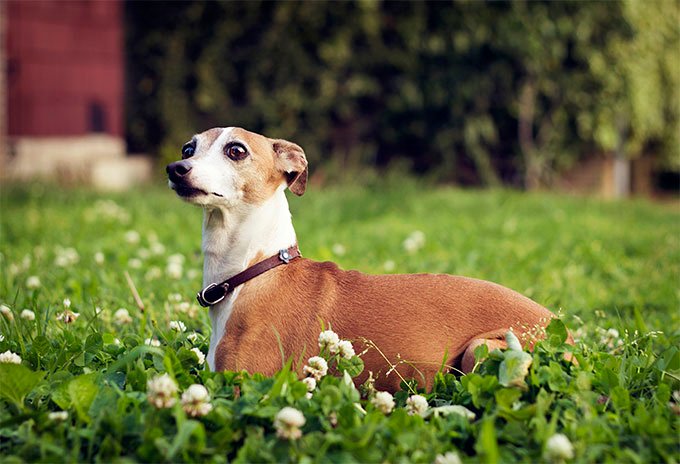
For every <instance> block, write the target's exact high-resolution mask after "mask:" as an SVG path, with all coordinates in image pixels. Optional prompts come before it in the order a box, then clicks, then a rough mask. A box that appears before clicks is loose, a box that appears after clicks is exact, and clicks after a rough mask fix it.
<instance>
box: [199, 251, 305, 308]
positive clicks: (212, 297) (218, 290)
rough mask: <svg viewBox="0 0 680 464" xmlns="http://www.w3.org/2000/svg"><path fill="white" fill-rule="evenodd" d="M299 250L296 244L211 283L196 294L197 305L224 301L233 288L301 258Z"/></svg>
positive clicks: (209, 304)
mask: <svg viewBox="0 0 680 464" xmlns="http://www.w3.org/2000/svg"><path fill="white" fill-rule="evenodd" d="M301 256H302V254H301V253H300V249H299V248H298V246H297V243H296V244H295V245H293V246H291V247H290V248H288V249H286V250H280V251H279V253H278V254H277V255H274V256H270V257H269V258H267V259H265V260H264V261H260V262H259V263H257V264H253V265H252V266H250V267H249V268H247V269H246V270H245V271H243V272H239V273H238V274H236V275H235V276H233V277H230V278H229V279H227V280H225V281H223V282H221V283H219V284H216V283H212V284H210V285H208V286H207V287H205V288H204V289H203V290H201V291H200V292H198V293H197V294H196V299H197V300H198V304H200V305H201V306H203V307H206V308H207V307H208V306H212V305H214V304H217V303H219V302H220V301H222V300H224V298H225V297H226V296H227V295H228V294H229V293H231V292H232V291H234V288H236V287H238V286H239V285H241V284H244V283H246V282H247V281H249V280H250V279H252V278H254V277H257V276H259V275H260V274H262V273H264V272H267V271H268V270H270V269H273V268H275V267H276V266H280V265H281V264H288V263H289V262H290V261H291V260H293V259H295V258H299V257H301Z"/></svg>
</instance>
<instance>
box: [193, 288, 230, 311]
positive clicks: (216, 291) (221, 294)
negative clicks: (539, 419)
mask: <svg viewBox="0 0 680 464" xmlns="http://www.w3.org/2000/svg"><path fill="white" fill-rule="evenodd" d="M228 292H229V284H228V283H226V282H225V283H223V284H215V283H212V284H210V285H208V286H207V287H205V288H204V289H203V290H201V291H200V292H198V293H197V294H196V299H197V300H198V304H200V305H201V306H203V307H204V308H207V307H208V306H212V305H215V304H217V303H219V302H220V301H222V300H224V298H225V297H226V296H227V293H228Z"/></svg>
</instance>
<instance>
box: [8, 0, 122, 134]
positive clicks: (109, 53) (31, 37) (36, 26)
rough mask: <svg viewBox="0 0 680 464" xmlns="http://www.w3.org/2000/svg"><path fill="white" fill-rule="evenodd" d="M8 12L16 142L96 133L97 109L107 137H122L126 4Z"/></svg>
mask: <svg viewBox="0 0 680 464" xmlns="http://www.w3.org/2000/svg"><path fill="white" fill-rule="evenodd" d="M5 6H6V9H5V12H6V14H7V19H8V23H7V26H8V27H7V31H6V32H7V41H6V44H7V59H8V62H7V65H8V70H7V71H8V73H7V88H8V96H7V100H8V108H7V117H8V132H9V135H28V136H55V135H82V134H87V133H90V132H92V128H93V121H92V119H93V118H92V114H91V113H92V110H91V105H92V104H93V103H97V104H98V105H100V107H101V108H102V109H103V113H104V120H105V122H104V130H103V132H105V133H108V134H112V135H118V136H121V135H122V134H123V98H124V95H123V91H124V83H123V26H122V21H123V18H122V2H118V1H115V0H113V1H97V0H85V1H63V0H40V1H24V0H10V1H8V2H7V3H6V4H5ZM95 119H96V118H95ZM94 126H97V124H96V123H95V124H94Z"/></svg>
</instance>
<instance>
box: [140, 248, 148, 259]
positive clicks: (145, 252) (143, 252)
mask: <svg viewBox="0 0 680 464" xmlns="http://www.w3.org/2000/svg"><path fill="white" fill-rule="evenodd" d="M137 256H139V257H140V258H142V259H149V257H150V256H151V252H150V251H149V249H148V248H140V249H139V250H137Z"/></svg>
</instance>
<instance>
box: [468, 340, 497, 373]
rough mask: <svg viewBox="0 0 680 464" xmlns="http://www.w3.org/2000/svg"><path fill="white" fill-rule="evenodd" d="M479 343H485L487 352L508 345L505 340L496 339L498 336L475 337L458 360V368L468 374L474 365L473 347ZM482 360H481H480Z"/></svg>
mask: <svg viewBox="0 0 680 464" xmlns="http://www.w3.org/2000/svg"><path fill="white" fill-rule="evenodd" d="M481 345H486V346H487V348H488V349H489V352H491V351H493V350H495V349H496V348H498V349H505V348H507V347H508V345H507V343H505V340H502V339H498V338H475V339H474V340H472V341H471V342H470V343H469V344H468V346H467V348H466V349H465V352H464V353H463V356H462V358H461V361H460V369H461V370H462V371H463V372H465V373H466V374H469V373H470V372H472V370H473V369H474V367H475V349H476V348H477V347H478V346H481ZM480 361H483V360H480Z"/></svg>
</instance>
